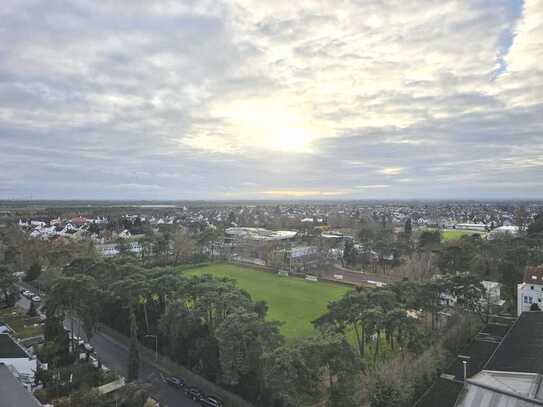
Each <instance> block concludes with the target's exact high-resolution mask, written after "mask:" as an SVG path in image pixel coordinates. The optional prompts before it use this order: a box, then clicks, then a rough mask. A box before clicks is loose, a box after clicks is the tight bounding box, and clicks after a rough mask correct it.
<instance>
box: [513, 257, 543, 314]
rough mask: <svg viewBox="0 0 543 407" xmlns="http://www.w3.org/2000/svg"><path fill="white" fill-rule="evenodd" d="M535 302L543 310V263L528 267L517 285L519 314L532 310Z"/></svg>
mask: <svg viewBox="0 0 543 407" xmlns="http://www.w3.org/2000/svg"><path fill="white" fill-rule="evenodd" d="M533 304H537V306H538V307H539V308H540V309H541V310H543V265H540V266H537V267H528V268H527V269H526V272H525V273H524V279H523V282H522V283H520V284H518V285H517V315H519V316H520V314H522V313H523V312H525V311H530V308H531V307H532V305H533Z"/></svg>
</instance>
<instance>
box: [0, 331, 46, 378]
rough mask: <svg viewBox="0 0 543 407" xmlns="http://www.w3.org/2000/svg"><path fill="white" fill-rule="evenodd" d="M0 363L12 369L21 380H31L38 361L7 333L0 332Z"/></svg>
mask: <svg viewBox="0 0 543 407" xmlns="http://www.w3.org/2000/svg"><path fill="white" fill-rule="evenodd" d="M0 364H4V365H6V366H8V367H9V368H10V370H12V371H14V372H15V373H16V375H17V377H18V378H19V379H20V380H21V381H22V382H28V383H30V382H32V381H33V380H34V373H35V372H36V370H37V369H38V361H37V359H36V358H35V357H32V356H31V355H30V354H28V352H27V351H26V350H25V349H24V348H23V347H22V346H20V345H19V344H18V343H17V341H15V340H14V339H13V338H12V337H11V336H10V335H9V334H7V333H3V334H0Z"/></svg>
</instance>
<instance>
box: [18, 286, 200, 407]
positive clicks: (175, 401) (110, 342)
mask: <svg viewBox="0 0 543 407" xmlns="http://www.w3.org/2000/svg"><path fill="white" fill-rule="evenodd" d="M21 288H23V286H22V285H21ZM25 288H28V287H25ZM33 292H35V291H33ZM17 306H18V307H21V308H23V309H26V310H28V309H29V308H30V300H29V299H27V298H25V297H23V296H22V295H21V297H20V299H19V300H18V301H17ZM64 327H65V328H66V329H68V330H70V329H71V328H72V324H71V321H70V320H69V319H67V320H66V321H64ZM73 327H74V332H75V335H76V336H79V337H81V338H83V339H84V340H87V337H86V335H85V333H84V332H83V330H82V329H81V327H80V326H79V323H78V321H77V320H75V319H74V323H73ZM90 343H91V345H92V346H94V351H95V356H96V357H97V358H98V359H99V360H100V361H101V362H102V363H103V364H104V365H106V366H107V367H108V368H110V369H114V370H116V371H117V372H119V373H120V374H121V375H122V376H124V377H126V376H127V367H128V347H127V346H126V345H124V344H122V343H120V342H118V341H116V340H115V339H113V338H111V337H110V336H108V335H106V334H104V333H101V332H96V333H95V334H94V336H93V337H92V340H91V341H90ZM139 376H140V377H139V380H138V381H139V382H140V383H147V384H150V385H151V388H150V393H151V396H152V397H153V398H154V399H155V400H158V401H159V402H160V406H161V407H197V406H200V404H198V403H196V402H194V401H192V400H189V399H188V398H186V397H185V393H183V391H182V390H178V389H175V388H174V387H172V386H169V385H167V384H166V383H164V382H163V381H162V380H161V377H160V371H159V370H158V369H157V368H155V367H154V366H153V365H151V364H149V363H147V362H146V361H145V360H143V359H142V358H141V357H140V375H139ZM189 384H190V383H189Z"/></svg>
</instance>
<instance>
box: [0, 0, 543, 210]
mask: <svg viewBox="0 0 543 407" xmlns="http://www.w3.org/2000/svg"><path fill="white" fill-rule="evenodd" d="M0 21H2V23H1V24H0V200H2V199H29V198H30V197H32V198H33V199H97V200H102V199H103V200H111V199H113V200H254V199H259V200H268V199H274V200H278V199H279V200H280V199H295V200H312V199H317V200H320V199H323V200H330V199H338V200H349V199H361V200H371V199H377V200H378V199H405V200H409V199H514V198H523V199H540V198H543V63H542V61H543V40H542V38H543V0H526V1H517V0H472V1H457V0H440V1H433V0H428V1H409V2H405V1H401V0H390V1H388V0H374V1H369V0H353V1H326V0H308V1H299V2H293V1H291V0H288V1H287V0H274V1H273V2H272V1H269V2H268V1H262V0H260V1H258V0H224V1H220V0H187V1H161V2H157V3H154V2H153V3H151V2H141V3H140V2H137V4H136V2H133V1H128V0H127V1H114V2H100V3H98V2H95V1H84V0H77V1H69V2H68V1H59V0H50V1H36V0H3V1H2V2H0Z"/></svg>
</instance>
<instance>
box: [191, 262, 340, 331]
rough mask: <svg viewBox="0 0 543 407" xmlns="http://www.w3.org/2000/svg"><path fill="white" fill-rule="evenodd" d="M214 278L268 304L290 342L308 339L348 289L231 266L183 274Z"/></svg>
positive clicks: (271, 314) (211, 266) (220, 266)
mask: <svg viewBox="0 0 543 407" xmlns="http://www.w3.org/2000/svg"><path fill="white" fill-rule="evenodd" d="M206 273H207V274H212V275H216V276H221V277H230V278H232V279H234V280H236V281H237V282H238V285H239V287H240V288H242V289H244V290H246V291H247V292H249V293H250V294H251V297H252V298H253V300H256V301H262V300H264V301H266V302H267V303H268V306H269V310H268V319H269V320H275V321H282V322H284V325H283V326H282V327H281V333H282V334H283V335H285V337H287V338H294V337H299V336H305V335H309V334H311V333H312V332H313V326H312V325H311V321H312V320H314V319H315V318H317V317H319V316H321V315H322V314H323V313H325V312H326V305H327V304H328V302H329V301H331V300H335V299H338V298H340V297H341V296H342V295H343V294H344V293H346V292H347V291H349V290H350V288H349V287H345V286H341V285H337V284H331V283H324V282H308V281H305V280H302V279H300V278H296V277H280V276H278V275H277V274H272V273H267V272H264V271H258V270H253V269H250V268H246V267H238V266H234V265H231V264H213V265H209V266H205V267H198V268H195V269H189V270H185V271H183V274H185V275H201V274H206Z"/></svg>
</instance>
